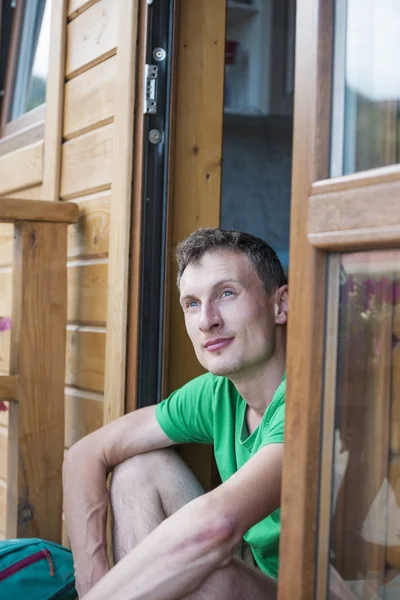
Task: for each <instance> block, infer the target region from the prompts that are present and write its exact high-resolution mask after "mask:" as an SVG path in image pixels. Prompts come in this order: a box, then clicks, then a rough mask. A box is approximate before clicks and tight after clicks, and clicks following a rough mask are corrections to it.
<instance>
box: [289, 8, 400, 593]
mask: <svg viewBox="0 0 400 600" xmlns="http://www.w3.org/2000/svg"><path fill="white" fill-rule="evenodd" d="M333 28H334V22H333V0H298V6H297V23H296V74H295V112H294V114H295V118H294V142H293V171H292V204H291V239H290V270H289V281H290V305H289V310H290V320H289V325H288V349H287V412H286V423H285V444H284V466H283V482H282V532H281V542H280V574H281V576H280V578H279V591H278V598H279V600H293V599H294V598H295V599H296V600H310V599H313V598H318V600H320V599H321V598H325V589H326V588H325V587H324V582H323V579H322V580H320V581H318V578H317V575H318V573H317V566H318V562H317V557H318V561H321V557H322V560H323V561H325V562H324V563H321V562H319V565H321V566H322V565H323V564H325V566H326V567H327V565H328V563H329V560H328V556H327V552H328V545H327V544H326V543H325V542H326V540H327V539H328V538H327V537H326V536H327V535H328V530H326V531H325V532H324V531H322V530H321V528H320V530H319V532H318V525H319V523H320V524H322V522H321V520H320V517H321V515H325V518H326V514H327V507H326V506H325V508H324V506H322V505H321V498H320V493H322V495H324V494H323V491H324V489H325V492H326V486H327V485H329V474H328V473H327V472H324V471H323V470H321V468H322V464H321V462H322V461H321V444H323V443H324V441H326V440H325V433H324V440H323V439H322V436H321V422H322V421H321V417H322V404H323V403H322V399H323V392H324V394H325V400H326V398H327V394H328V396H329V394H331V397H332V389H333V388H332V386H333V385H334V383H335V382H334V379H335V377H336V375H335V374H334V373H333V371H332V369H334V365H332V364H331V365H330V368H331V371H330V372H328V371H326V369H327V368H328V365H327V360H326V355H325V356H324V352H326V351H327V350H329V352H331V355H332V354H334V347H333V346H331V347H329V345H327V346H326V347H325V331H326V329H327V328H330V329H329V331H330V332H331V333H332V332H333V333H334V331H333V329H332V328H333V327H334V324H333V321H332V318H331V321H330V320H329V319H330V317H332V314H331V311H332V306H333V305H334V304H335V294H336V293H337V290H336V291H335V286H334V285H332V279H333V278H334V275H335V272H334V271H335V270H334V264H333V270H332V264H330V268H329V270H328V268H327V267H328V258H329V254H330V253H340V252H348V251H357V250H367V249H370V248H374V249H376V250H379V249H383V248H388V247H392V248H393V247H396V246H397V247H400V215H399V210H398V198H399V195H400V165H392V166H388V167H382V168H378V169H373V170H370V171H365V172H358V173H355V174H352V175H348V176H343V177H337V178H334V179H328V177H329V162H330V139H331V135H330V128H331V91H332V71H333V67H332V59H333V43H332V42H333ZM396 196H397V198H396ZM394 203H397V210H394ZM334 260H335V259H334V257H333V262H334ZM326 303H327V304H328V305H327V304H326ZM336 316H337V312H336ZM331 399H332V398H331ZM325 409H326V407H325V406H324V410H325ZM326 410H328V409H326ZM328 417H329V419H330V420H332V415H329V414H328V415H327V414H325V418H326V419H328ZM328 430H329V423H328ZM328 441H329V440H328ZM321 486H324V489H323V488H322V487H321ZM324 497H325V498H326V497H327V495H326V494H325V496H324ZM324 510H325V513H324ZM318 535H319V536H320V537H319V538H318ZM324 535H325V538H324V537H323V536H324ZM324 539H325V542H324V543H323V544H321V540H324ZM318 541H319V543H318ZM324 553H325V554H326V556H325V554H324ZM326 575H327V573H326ZM317 581H318V590H317ZM325 583H326V579H325Z"/></svg>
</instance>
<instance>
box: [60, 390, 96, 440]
mask: <svg viewBox="0 0 400 600" xmlns="http://www.w3.org/2000/svg"><path fill="white" fill-rule="evenodd" d="M102 425H103V396H101V395H99V394H94V393H89V392H84V391H82V390H78V389H75V388H70V387H67V388H66V390H65V447H66V448H70V447H71V446H72V445H73V444H75V443H76V442H77V441H78V440H80V439H81V438H83V437H84V436H85V435H88V434H89V433H91V432H92V431H95V430H96V429H99V428H100V427H101V426H102Z"/></svg>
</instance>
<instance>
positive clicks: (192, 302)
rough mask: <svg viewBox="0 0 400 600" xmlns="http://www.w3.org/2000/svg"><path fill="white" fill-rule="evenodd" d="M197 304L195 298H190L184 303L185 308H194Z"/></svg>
mask: <svg viewBox="0 0 400 600" xmlns="http://www.w3.org/2000/svg"><path fill="white" fill-rule="evenodd" d="M196 306H197V302H196V301H195V300H190V302H187V304H186V308H195V307H196Z"/></svg>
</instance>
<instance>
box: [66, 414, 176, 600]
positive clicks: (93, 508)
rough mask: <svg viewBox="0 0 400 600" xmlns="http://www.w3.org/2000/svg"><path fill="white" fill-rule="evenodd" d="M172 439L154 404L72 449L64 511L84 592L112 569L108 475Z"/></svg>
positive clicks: (68, 457) (79, 588)
mask: <svg viewBox="0 0 400 600" xmlns="http://www.w3.org/2000/svg"><path fill="white" fill-rule="evenodd" d="M172 444H173V442H172V440H170V438H169V437H168V436H167V435H166V434H165V433H164V431H163V430H162V429H161V427H160V426H159V424H158V422H157V419H156V416H155V407H154V406H150V407H148V408H143V409H140V410H137V411H135V412H133V413H130V414H128V415H125V416H124V417H122V418H121V419H117V420H116V421H113V422H112V423H110V424H109V425H106V426H105V427H102V428H101V429H99V430H97V431H95V432H94V433H92V434H90V435H89V436H87V437H86V438H84V439H82V440H80V441H79V442H77V443H76V444H75V445H74V446H72V448H70V450H68V452H67V454H66V457H65V460H64V465H63V488H64V514H65V521H66V526H67V531H68V536H69V540H70V543H71V549H72V552H73V556H74V561H75V577H76V586H77V591H78V594H79V596H80V597H82V596H83V595H85V594H86V593H87V592H88V591H89V590H90V589H91V588H92V587H93V585H94V584H95V583H96V582H97V581H99V580H100V579H101V578H102V577H103V576H104V575H105V574H106V573H107V571H108V561H107V550H106V515H107V506H108V492H107V488H106V478H107V474H108V473H109V472H110V471H111V470H112V469H113V468H114V467H115V466H116V465H117V464H119V463H121V462H123V461H124V460H127V459H128V458H130V457H132V456H135V455H136V454H140V453H142V452H149V451H151V450H157V449H159V448H165V447H167V446H171V445H172Z"/></svg>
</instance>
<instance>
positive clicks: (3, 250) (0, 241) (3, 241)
mask: <svg viewBox="0 0 400 600" xmlns="http://www.w3.org/2000/svg"><path fill="white" fill-rule="evenodd" d="M0 202H1V199H0ZM13 239H14V225H13V224H12V223H0V267H6V266H9V265H11V264H12V254H13ZM0 314H1V311H0Z"/></svg>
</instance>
